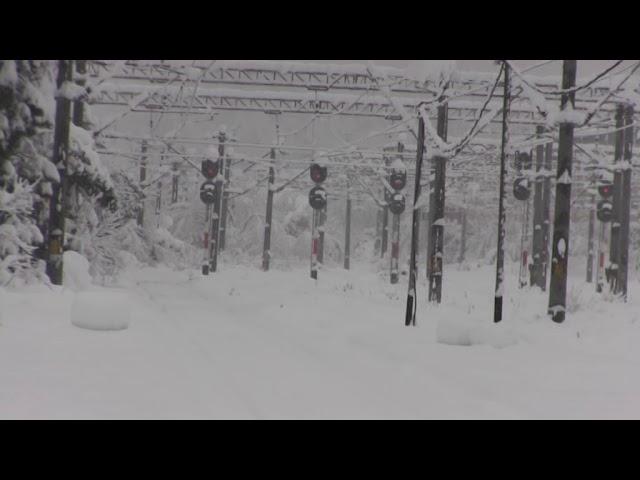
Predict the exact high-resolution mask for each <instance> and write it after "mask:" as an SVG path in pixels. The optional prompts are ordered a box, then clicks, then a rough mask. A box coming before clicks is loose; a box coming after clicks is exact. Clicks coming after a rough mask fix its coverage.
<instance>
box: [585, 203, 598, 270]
mask: <svg viewBox="0 0 640 480" xmlns="http://www.w3.org/2000/svg"><path fill="white" fill-rule="evenodd" d="M595 223H596V196H595V195H591V208H590V209H589V238H588V242H587V283H592V282H593V260H594V253H595V252H594V245H593V244H594V241H593V237H594V234H595Z"/></svg>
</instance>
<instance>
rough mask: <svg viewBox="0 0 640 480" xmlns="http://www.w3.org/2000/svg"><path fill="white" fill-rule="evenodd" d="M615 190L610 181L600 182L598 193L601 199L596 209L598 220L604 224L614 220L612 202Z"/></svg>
mask: <svg viewBox="0 0 640 480" xmlns="http://www.w3.org/2000/svg"><path fill="white" fill-rule="evenodd" d="M613 190H614V189H613V184H612V183H611V182H610V181H608V180H600V185H598V193H599V194H600V197H601V199H600V201H599V202H598V205H597V207H596V216H597V217H598V220H600V221H601V222H604V223H608V222H610V221H611V220H612V219H613V202H612V201H611V197H612V196H613Z"/></svg>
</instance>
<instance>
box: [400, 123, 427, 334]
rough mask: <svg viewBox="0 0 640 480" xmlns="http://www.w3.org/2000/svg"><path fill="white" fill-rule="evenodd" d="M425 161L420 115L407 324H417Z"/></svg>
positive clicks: (422, 126)
mask: <svg viewBox="0 0 640 480" xmlns="http://www.w3.org/2000/svg"><path fill="white" fill-rule="evenodd" d="M423 161H424V119H423V118H422V116H418V143H417V146H416V173H415V185H414V189H413V208H412V210H411V215H412V223H411V253H410V256H409V290H408V292H407V309H406V311H405V321H404V324H405V325H406V326H409V325H415V324H416V309H415V306H416V278H417V277H418V260H417V258H416V256H417V252H418V247H419V245H418V241H419V232H420V216H419V215H420V210H419V209H417V208H416V206H417V205H418V201H419V199H420V194H421V192H422V188H421V182H422V163H423Z"/></svg>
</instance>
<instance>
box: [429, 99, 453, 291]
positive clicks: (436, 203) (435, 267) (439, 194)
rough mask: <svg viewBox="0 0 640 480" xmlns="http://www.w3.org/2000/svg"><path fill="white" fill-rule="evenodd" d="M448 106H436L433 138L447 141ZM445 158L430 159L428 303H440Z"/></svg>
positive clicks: (441, 156)
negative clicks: (436, 116) (435, 127)
mask: <svg viewBox="0 0 640 480" xmlns="http://www.w3.org/2000/svg"><path fill="white" fill-rule="evenodd" d="M448 111H449V110H448V104H446V103H445V104H443V105H439V106H438V125H437V129H438V130H437V132H436V133H437V134H436V136H435V138H439V139H441V141H442V142H446V141H447V124H448ZM446 169H447V157H446V156H444V155H442V154H439V155H435V156H434V157H433V159H432V175H433V181H432V182H431V185H432V189H431V191H432V199H433V201H432V202H430V205H429V207H430V210H431V215H430V220H431V222H430V234H429V246H430V249H429V258H430V266H429V301H430V302H436V303H440V302H441V301H442V273H443V256H444V201H445V185H446Z"/></svg>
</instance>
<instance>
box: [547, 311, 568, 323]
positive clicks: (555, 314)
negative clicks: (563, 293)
mask: <svg viewBox="0 0 640 480" xmlns="http://www.w3.org/2000/svg"><path fill="white" fill-rule="evenodd" d="M548 313H549V316H550V317H551V320H553V321H554V322H556V323H562V322H564V310H549V312H548Z"/></svg>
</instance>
